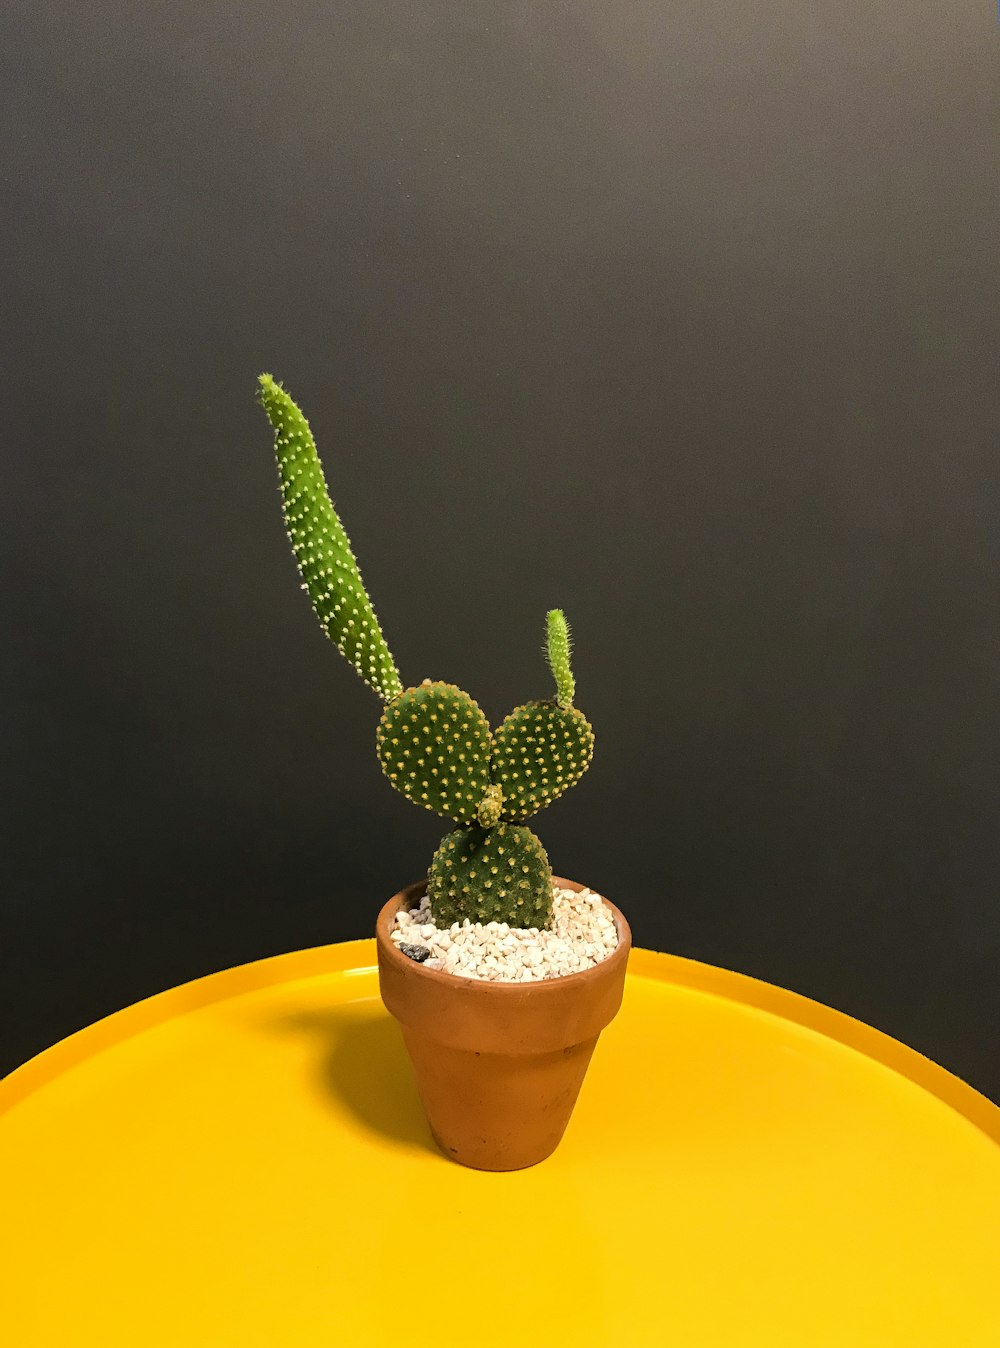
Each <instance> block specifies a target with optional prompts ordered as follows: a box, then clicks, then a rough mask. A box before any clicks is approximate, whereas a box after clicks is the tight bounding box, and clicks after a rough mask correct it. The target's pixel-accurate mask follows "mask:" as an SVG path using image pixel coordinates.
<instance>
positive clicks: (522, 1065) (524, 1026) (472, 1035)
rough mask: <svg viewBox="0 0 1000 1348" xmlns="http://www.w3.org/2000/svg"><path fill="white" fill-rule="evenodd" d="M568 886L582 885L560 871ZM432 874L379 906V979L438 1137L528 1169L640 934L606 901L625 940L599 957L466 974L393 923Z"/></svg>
mask: <svg viewBox="0 0 1000 1348" xmlns="http://www.w3.org/2000/svg"><path fill="white" fill-rule="evenodd" d="M554 883H555V884H556V885H557V886H558V887H559V888H562V889H574V890H577V891H579V890H581V889H583V886H582V885H578V884H576V883H574V882H573V881H570V880H562V879H560V878H559V877H554ZM425 889H426V881H423V882H421V883H420V884H417V885H411V886H409V888H407V889H404V890H401V891H400V893H398V894H396V895H394V896H393V897H392V898H391V899H390V900H389V902H388V903H387V904H386V905H385V907H384V908H383V909H382V911H381V913H380V914H379V917H378V924H377V928H376V938H377V946H378V966H379V987H380V990H381V993H382V1000H383V1002H384V1003H385V1005H386V1007H387V1008H388V1010H389V1011H390V1012H391V1013H392V1015H393V1016H395V1018H396V1020H397V1021H398V1022H399V1024H400V1028H401V1029H402V1032H403V1039H404V1040H405V1043H406V1047H407V1050H408V1052H409V1055H410V1059H411V1061H412V1063H413V1069H414V1073H415V1075H416V1080H417V1089H418V1091H419V1093H420V1098H421V1101H422V1102H423V1106H424V1111H425V1113H426V1115H427V1121H428V1123H429V1124H430V1127H431V1132H432V1133H433V1135H434V1140H435V1141H436V1142H437V1144H438V1146H439V1147H440V1148H441V1150H442V1152H443V1153H444V1154H445V1155H446V1156H449V1157H451V1159H452V1160H455V1161H458V1162H460V1163H461V1164H462V1165H467V1166H471V1167H473V1168H474V1169H477V1170H520V1169H523V1168H524V1167H525V1166H529V1165H535V1164H537V1163H538V1162H539V1161H543V1160H544V1159H545V1157H546V1156H549V1155H550V1154H551V1153H552V1152H553V1151H554V1150H555V1148H556V1147H557V1146H558V1144H559V1140H560V1138H561V1137H562V1135H563V1133H564V1132H565V1129H566V1125H567V1123H568V1122H569V1119H570V1115H571V1114H572V1112H573V1106H574V1105H575V1104H576V1098H577V1095H578V1094H579V1091H580V1087H581V1086H582V1084H583V1078H584V1076H585V1074H586V1071H587V1067H588V1065H589V1063H590V1058H591V1054H592V1053H593V1051H594V1046H595V1045H596V1043H597V1039H598V1036H599V1035H600V1033H601V1031H602V1030H603V1029H604V1027H605V1026H606V1025H607V1024H609V1022H610V1021H611V1020H612V1019H613V1018H614V1016H615V1014H616V1013H617V1011H618V1008H619V1006H620V1005H621V1000H622V992H623V989H624V985H625V968H626V965H627V963H628V952H629V949H630V948H631V943H632V937H631V932H630V931H629V927H628V923H627V922H626V921H625V918H624V917H623V916H622V914H621V913H620V912H619V911H618V909H617V908H615V906H614V905H613V904H610V903H609V904H608V905H607V907H608V909H609V910H610V912H611V914H612V916H613V917H614V920H615V925H616V927H617V929H618V947H617V949H616V950H614V951H613V952H612V954H610V955H609V956H608V957H607V959H605V960H603V961H602V962H601V963H600V964H598V965H596V966H595V967H594V968H593V969H585V970H583V971H582V972H581V973H577V974H567V975H565V976H564V977H561V978H546V979H541V980H539V981H538V982H532V983H504V982H497V983H490V982H487V981H485V980H481V979H476V978H463V977H460V976H459V975H457V974H447V973H444V972H442V971H440V970H437V969H426V968H425V967H424V966H423V964H418V963H416V962H415V961H414V960H411V959H409V958H407V956H406V955H403V954H401V953H400V952H399V950H397V949H396V947H395V945H394V944H393V942H392V940H391V932H392V929H393V923H394V920H395V916H396V913H397V912H398V911H399V909H400V908H404V907H405V908H413V907H416V906H417V904H419V902H420V899H421V898H422V896H423V894H424V891H425Z"/></svg>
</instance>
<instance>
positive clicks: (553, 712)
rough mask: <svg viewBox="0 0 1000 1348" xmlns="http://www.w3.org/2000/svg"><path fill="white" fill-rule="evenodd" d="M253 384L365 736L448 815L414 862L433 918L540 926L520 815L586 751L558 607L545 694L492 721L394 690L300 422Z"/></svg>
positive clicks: (412, 792)
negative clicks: (352, 676) (442, 832)
mask: <svg viewBox="0 0 1000 1348" xmlns="http://www.w3.org/2000/svg"><path fill="white" fill-rule="evenodd" d="M258 396H259V399H260V402H261V405H262V406H263V408H264V410H265V412H266V413H267V416H268V419H269V421H270V422H271V425H272V426H273V428H274V432H275V454H276V457H277V461H278V476H279V481H280V486H281V496H282V504H283V508H284V516H285V525H286V528H287V530H288V537H289V540H290V541H291V544H292V551H293V552H294V554H295V560H296V562H297V563H298V567H299V571H300V573H301V575H302V580H303V588H304V589H305V590H306V591H307V592H308V594H309V598H310V599H311V600H312V605H313V608H314V610H315V612H316V616H317V617H318V618H319V621H320V623H321V625H322V627H323V630H324V631H325V632H326V634H327V635H328V636H329V637H330V639H331V641H333V642H334V644H335V645H336V646H337V648H338V650H340V651H341V653H342V654H343V655H344V656H345V657H346V658H347V659H348V660H349V661H350V663H351V664H352V665H353V666H354V668H355V669H356V670H357V672H358V673H359V674H360V675H361V677H362V678H363V679H364V680H365V682H366V683H368V684H369V686H370V687H371V688H372V689H373V690H374V691H375V692H376V693H378V695H379V697H380V698H381V699H382V701H383V702H384V703H385V708H384V710H383V712H382V716H381V719H380V720H379V723H378V727H377V730H376V735H375V742H376V752H377V754H378V760H379V763H380V764H381V767H382V771H383V772H384V773H385V775H386V776H387V777H388V779H389V781H390V782H391V784H392V785H393V786H394V787H395V788H396V790H397V791H400V792H401V793H402V794H403V795H404V796H406V798H407V799H408V800H411V801H413V802H414V804H416V805H420V806H422V807H423V808H424V809H427V810H432V811H434V813H436V814H440V815H443V816H444V817H445V818H446V819H451V820H454V821H455V823H456V824H457V825H458V827H457V828H455V829H453V830H452V832H450V833H448V834H447V835H446V836H445V838H444V839H443V841H442V843H441V845H440V847H439V848H438V850H437V852H436V853H435V854H434V858H433V860H432V862H431V865H430V870H429V872H428V883H427V894H428V898H429V900H430V905H431V913H432V916H433V918H434V921H435V922H436V923H437V925H438V926H441V927H444V926H450V925H451V924H452V923H454V922H463V921H465V920H469V921H472V922H494V921H495V922H507V923H508V924H509V925H510V926H512V927H539V928H541V927H545V926H547V925H548V924H549V923H550V922H551V919H552V871H551V869H550V866H549V860H548V857H547V856H546V854H545V849H544V847H543V846H542V844H541V842H540V841H539V839H538V838H537V837H536V836H535V834H534V833H532V831H531V829H529V828H527V827H526V826H525V825H524V822H523V821H524V820H525V819H527V818H529V817H530V816H531V815H533V814H535V813H536V812H537V811H538V810H540V809H542V808H543V807H544V806H546V805H549V804H551V802H552V801H553V800H555V799H556V798H557V797H558V796H560V795H562V793H563V792H564V791H566V790H568V789H569V787H571V786H573V785H574V784H575V783H576V782H578V781H579V780H580V778H581V777H582V776H583V774H584V772H586V770H587V768H588V767H589V765H590V760H591V758H592V756H593V752H594V732H593V730H592V728H591V726H590V723H589V722H588V720H587V718H586V717H585V716H584V715H583V713H582V712H581V711H579V710H578V709H577V708H576V707H574V706H573V697H574V694H575V688H576V685H575V682H574V679H573V673H572V670H571V667H570V633H569V627H568V624H567V622H566V618H565V616H564V614H563V613H562V610H561V609H552V610H550V612H549V613H548V614H547V615H546V655H547V658H548V662H549V666H550V668H551V670H552V675H553V677H554V679H555V683H556V696H555V697H554V698H553V699H551V700H549V701H534V702H526V703H524V704H523V705H522V706H520V707H516V708H515V709H514V711H512V712H511V713H510V714H509V715H508V716H507V717H506V718H505V719H504V720H503V722H501V724H500V725H499V726H498V727H497V729H496V730H495V731H493V732H491V730H490V726H489V722H488V721H487V719H486V717H485V715H484V714H483V712H482V709H481V708H480V707H479V705H478V704H477V703H476V702H475V701H474V700H473V699H472V698H471V697H470V696H469V694H468V693H466V692H463V691H462V689H461V688H456V687H455V685H454V684H451V683H442V682H434V681H432V680H430V679H424V681H423V682H422V683H420V684H417V685H416V686H414V687H410V688H404V687H403V684H402V681H401V679H400V677H399V673H398V671H397V669H396V665H395V663H394V661H393V658H392V656H391V655H390V653H389V648H388V646H387V645H386V643H385V639H384V637H383V636H382V629H381V627H380V626H379V622H378V619H377V618H376V616H375V611H374V609H373V608H372V604H371V600H370V599H369V598H368V594H367V592H366V590H365V587H364V585H363V583H362V580H361V574H360V572H359V570H358V564H357V560H356V558H355V556H354V552H353V550H352V548H351V544H350V541H349V539H348V537H347V534H346V533H345V532H344V527H343V525H342V524H341V522H340V519H339V517H338V515H337V512H336V510H335V509H334V507H333V502H332V501H331V500H330V496H329V493H328V491H327V486H326V480H325V478H324V476H323V469H322V466H321V464H320V461H319V456H318V454H317V452H316V445H315V442H314V441H313V437H312V433H311V432H310V430H309V425H308V423H307V421H306V419H305V417H304V416H303V415H302V413H301V412H300V411H299V409H298V407H297V406H296V405H295V403H294V402H293V401H292V399H291V398H290V397H289V396H288V394H287V393H286V392H285V390H284V389H283V388H282V387H281V385H280V384H278V383H276V382H275V380H274V379H272V378H271V376H270V375H268V374H264V375H261V376H260V388H259V394H258Z"/></svg>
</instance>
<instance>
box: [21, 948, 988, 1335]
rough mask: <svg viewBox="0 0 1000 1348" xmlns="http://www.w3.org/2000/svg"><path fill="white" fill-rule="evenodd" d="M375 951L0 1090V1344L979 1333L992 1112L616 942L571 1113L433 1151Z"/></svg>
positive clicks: (215, 996)
mask: <svg viewBox="0 0 1000 1348" xmlns="http://www.w3.org/2000/svg"><path fill="white" fill-rule="evenodd" d="M374 964H375V948H374V943H373V942H370V941H358V942H352V943H349V944H346V945H336V946H329V947H325V948H322V949H318V950H310V951H303V952H301V953H299V954H294V955H285V956H280V957H278V958H277V959H271V960H264V961H261V962H260V963H258V964H251V965H247V966H245V967H244V968H241V969H234V970H230V971H228V972H226V973H222V974H216V975H213V976H212V977H210V978H204V979H200V980H199V981H198V982H196V983H191V984H187V985H186V986H184V987H182V988H177V989H175V990H173V991H172V992H168V993H164V994H162V995H161V996H158V997H154V998H151V999H150V1000H149V1001H147V1002H142V1003H140V1004H139V1005H138V1006H136V1007H131V1008H129V1009H128V1010H127V1011H123V1012H121V1013H119V1014H118V1015H116V1016H112V1017H110V1018H109V1019H108V1020H105V1021H102V1022H100V1023H99V1024H98V1025H95V1026H92V1027H91V1028H90V1029H88V1030H84V1031H83V1032H81V1033H80V1034H78V1035H74V1036H73V1037H72V1038H70V1039H68V1040H66V1041H64V1042H63V1043H62V1044H59V1045H57V1046H56V1047H55V1048H53V1049H50V1050H49V1051H48V1052H46V1053H44V1054H42V1055H41V1056H40V1057H39V1058H36V1059H34V1060H33V1061H32V1062H31V1063H28V1064H27V1065H26V1066H25V1067H23V1068H20V1069H19V1070H18V1071H17V1072H15V1073H13V1074H12V1075H11V1076H10V1077H8V1078H7V1079H6V1080H5V1081H4V1082H0V1205H2V1206H0V1213H2V1221H0V1290H2V1295H0V1342H3V1343H4V1344H10V1345H11V1348H36V1345H37V1346H40V1345H45V1348H89V1345H100V1348H118V1345H128V1348H159V1345H166V1344H169V1345H173V1346H174V1348H181V1345H183V1348H265V1346H266V1348H299V1345H310V1346H311V1348H312V1346H315V1345H323V1346H324V1348H325V1346H326V1345H339V1344H344V1345H349V1346H350V1348H365V1345H382V1344H389V1343H392V1344H393V1345H395V1346H396V1348H418V1346H419V1345H421V1344H432V1343H433V1344H435V1345H437V1348H440V1346H441V1345H442V1344H444V1345H449V1344H469V1345H473V1346H476V1345H495V1344H505V1345H507V1344H517V1345H535V1344H546V1345H547V1344H558V1345H575V1344H579V1345H622V1346H623V1348H626V1346H627V1348H644V1346H645V1345H664V1346H666V1345H670V1346H671V1348H674V1346H675V1345H676V1348H702V1345H705V1346H707V1345H712V1346H713V1348H715V1345H719V1346H722V1345H725V1348H742V1345H751V1344H752V1345H768V1346H769V1348H779V1346H780V1345H789V1346H791V1345H794V1348H826V1346H827V1345H837V1346H838V1348H864V1346H865V1345H878V1348H894V1346H895V1345H900V1348H903V1346H904V1345H905V1348H919V1346H920V1345H928V1346H930V1345H933V1346H934V1348H973V1345H976V1346H978V1345H982V1348H987V1346H988V1348H997V1345H998V1344H1000V1110H998V1109H996V1108H995V1107H994V1106H993V1105H991V1104H989V1103H988V1102H987V1101H986V1100H985V1099H983V1097H982V1096H979V1095H977V1094H976V1093H975V1092H974V1091H972V1090H971V1089H970V1088H969V1087H967V1086H964V1085H963V1084H962V1083H961V1082H959V1081H957V1080H956V1079H955V1078H954V1077H951V1076H949V1075H948V1074H947V1073H946V1072H944V1071H943V1070H941V1069H940V1068H937V1067H935V1066H933V1064H931V1063H929V1062H927V1061H926V1059H924V1058H921V1057H920V1056H919V1055H917V1054H915V1053H913V1052H911V1051H910V1050H908V1049H905V1048H903V1047H902V1046H901V1045H899V1044H897V1043H895V1042H894V1041H893V1040H890V1039H888V1038H886V1037H885V1036H884V1035H880V1034H879V1033H878V1032H877V1031H874V1030H871V1029H869V1028H868V1027H866V1026H863V1025H860V1024H859V1023H858V1022H856V1021H852V1020H850V1019H848V1018H847V1017H845V1016H841V1015H839V1014H838V1013H836V1012H834V1011H830V1010H828V1009H827V1008H824V1007H820V1006H817V1005H816V1004H815V1003H812V1002H809V1001H807V1000H805V999H804V998H801V997H797V996H795V995H794V994H792V993H787V992H782V991H780V990H779V989H775V988H771V987H768V986H767V985H766V984H762V983H758V982H756V981H754V980H752V979H749V978H743V977H741V976H739V975H737V974H730V973H725V972H723V971H721V970H717V969H712V968H709V967H707V966H704V965H699V964H695V963H693V962H691V961H687V960H681V959H675V958H672V957H668V956H665V955H654V954H651V953H649V952H647V951H634V952H633V955H632V959H631V963H630V972H629V976H628V980H627V986H626V993H625V1002H624V1006H623V1008H622V1011H621V1013H620V1015H619V1017H618V1019H617V1020H616V1021H615V1023H614V1024H613V1025H612V1026H611V1027H610V1029H608V1030H607V1031H606V1032H605V1034H604V1036H603V1037H602V1039H601V1042H600V1044H599V1046H598V1049H597V1052H596V1054H595V1057H594V1061H593V1065H592V1067H591V1070H590V1074H589V1076H588V1078H587V1081H586V1083H585V1085H584V1088H583V1092H582V1094H581V1097H580V1102H579V1104H578V1106H577V1110H576V1113H575V1115H574V1117H573V1120H572V1122H571V1123H570V1126H569V1130H568V1132H567V1134H566V1137H565V1139H564V1141H563V1143H562V1145H561V1147H560V1148H559V1150H558V1151H557V1152H556V1154H555V1155H554V1156H553V1157H552V1158H551V1159H550V1160H548V1161H545V1162H543V1163H542V1164H541V1165H540V1166H537V1167H535V1168H533V1169H531V1170H525V1171H519V1172H515V1173H510V1174H490V1173H484V1172H480V1171H472V1170H465V1169H462V1168H461V1167H459V1166H457V1165H455V1164H453V1163H452V1162H450V1161H447V1160H445V1159H444V1158H443V1157H441V1156H439V1155H438V1153H437V1152H436V1151H435V1150H434V1148H433V1146H432V1144H431V1142H430V1139H429V1135H428V1132H427V1128H426V1125H425V1123H424V1120H423V1117H422V1114H421V1111H420V1107H419V1104H418V1101H417V1098H416V1094H415V1090H414V1086H413V1082H412V1078H411V1074H410V1069H409V1064H408V1061H407V1059H406V1057H405V1054H404V1050H403V1047H402V1043H401V1040H400V1037H399V1034H398V1031H397V1029H396V1027H395V1025H394V1023H393V1022H392V1021H391V1020H390V1019H389V1017H388V1016H387V1014H386V1013H385V1012H384V1010H383V1009H382V1006H381V1003H380V1001H379V999H378V985H377V978H376V974H375V969H374Z"/></svg>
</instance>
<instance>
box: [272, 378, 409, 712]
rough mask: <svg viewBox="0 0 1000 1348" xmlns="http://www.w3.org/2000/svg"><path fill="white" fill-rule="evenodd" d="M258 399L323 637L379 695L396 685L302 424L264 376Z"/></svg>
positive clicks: (309, 436)
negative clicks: (270, 434)
mask: <svg viewBox="0 0 1000 1348" xmlns="http://www.w3.org/2000/svg"><path fill="white" fill-rule="evenodd" d="M258 397H259V399H260V403H261V406H262V407H263V408H264V411H265V412H266V413H267V417H268V420H269V421H270V423H271V425H272V426H273V427H274V449H275V456H276V458H277V460H278V477H279V480H280V483H281V501H282V507H283V511H284V516H285V528H286V529H287V530H288V538H289V542H290V543H291V545H292V551H293V552H294V554H295V560H296V562H297V563H298V567H299V571H300V573H301V575H302V579H303V582H304V585H303V588H304V589H305V590H307V591H308V593H309V598H310V599H311V600H312V606H313V608H314V609H315V611H316V616H317V618H319V620H320V623H321V625H322V627H323V630H324V631H325V632H326V634H327V636H328V637H329V638H330V640H331V641H332V642H333V644H334V645H335V646H336V647H337V649H338V650H339V651H340V653H341V655H343V656H344V657H345V658H346V659H347V660H348V661H350V663H351V664H352V665H353V666H354V668H355V669H356V670H357V671H358V673H359V674H360V675H361V677H362V678H363V679H364V681H365V682H366V683H367V684H368V685H369V686H370V687H371V688H373V689H374V690H375V692H376V693H378V695H379V697H381V698H382V700H383V701H386V700H388V699H389V698H390V697H394V696H395V695H396V694H397V693H398V692H400V691H401V689H402V687H403V685H402V683H401V682H400V678H399V672H398V670H397V669H396V665H395V663H394V661H393V658H392V656H391V655H390V653H389V648H388V646H387V645H386V643H385V638H384V637H383V635H382V629H381V627H380V626H379V622H378V618H376V616H375V610H374V609H373V608H372V605H371V600H370V599H369V598H368V593H367V591H366V590H365V587H364V585H363V583H362V580H361V573H360V572H359V570H358V564H357V560H356V559H355V556H354V552H353V550H352V548H351V544H350V540H349V539H348V537H347V534H346V533H345V532H344V526H343V525H342V524H341V522H340V518H339V517H338V515H337V512H336V510H334V508H333V502H332V501H331V500H330V494H329V492H328V491H327V486H326V479H325V478H324V476H323V468H322V465H321V464H320V461H319V455H318V454H317V452H316V444H315V442H314V440H313V437H312V432H311V431H310V429H309V423H308V421H306V419H305V417H304V416H303V415H302V413H301V412H300V411H299V409H298V407H296V405H295V403H294V402H292V400H291V398H290V397H289V396H288V394H287V393H286V392H285V390H284V389H283V388H282V387H281V385H280V384H279V383H277V382H276V381H275V380H274V379H272V378H271V376H270V375H269V374H262V375H261V376H260V389H259V392H258Z"/></svg>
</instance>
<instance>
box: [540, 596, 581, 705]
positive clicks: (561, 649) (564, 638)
mask: <svg viewBox="0 0 1000 1348" xmlns="http://www.w3.org/2000/svg"><path fill="white" fill-rule="evenodd" d="M545 626H546V638H547V640H546V654H547V656H548V661H549V667H550V669H551V670H552V675H553V678H554V679H555V681H556V698H557V701H558V703H559V705H560V707H572V705H573V695H574V694H575V692H576V680H575V679H574V678H573V671H572V669H571V668H570V663H569V653H570V635H569V623H567V621H566V615H565V614H564V613H563V611H562V609H561V608H554V609H550V610H549V612H548V614H547V615H546V619H545Z"/></svg>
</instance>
